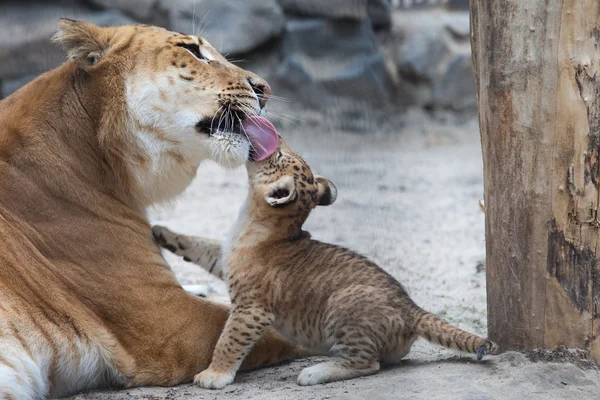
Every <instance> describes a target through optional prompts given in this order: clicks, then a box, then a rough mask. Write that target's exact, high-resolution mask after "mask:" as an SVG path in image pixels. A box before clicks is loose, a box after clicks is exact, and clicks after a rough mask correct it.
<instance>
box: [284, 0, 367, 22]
mask: <svg viewBox="0 0 600 400" xmlns="http://www.w3.org/2000/svg"><path fill="white" fill-rule="evenodd" d="M368 1H369V0H326V1H324V0H279V4H280V5H281V7H282V8H283V9H284V11H285V12H286V13H289V14H295V15H300V16H307V17H323V18H329V19H346V18H347V19H355V20H359V21H362V20H364V19H366V18H367V2H368Z"/></svg>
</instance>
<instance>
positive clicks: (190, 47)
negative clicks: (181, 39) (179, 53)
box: [177, 43, 208, 60]
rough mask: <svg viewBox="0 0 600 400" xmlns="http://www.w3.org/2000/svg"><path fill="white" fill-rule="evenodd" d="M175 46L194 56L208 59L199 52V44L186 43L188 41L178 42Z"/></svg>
mask: <svg viewBox="0 0 600 400" xmlns="http://www.w3.org/2000/svg"><path fill="white" fill-rule="evenodd" d="M177 46H179V47H182V48H184V49H186V50H187V51H189V52H190V53H192V54H193V55H194V57H196V58H198V59H200V60H208V58H206V57H204V56H203V55H202V53H200V46H198V45H197V44H188V43H179V44H178V45H177Z"/></svg>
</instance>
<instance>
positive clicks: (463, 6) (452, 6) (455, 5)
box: [446, 0, 469, 11]
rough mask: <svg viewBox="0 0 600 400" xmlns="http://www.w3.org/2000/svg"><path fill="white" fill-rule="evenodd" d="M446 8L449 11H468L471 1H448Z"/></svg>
mask: <svg viewBox="0 0 600 400" xmlns="http://www.w3.org/2000/svg"><path fill="white" fill-rule="evenodd" d="M446 8H448V9H449V10H462V11H467V10H468V9H469V0H448V3H446Z"/></svg>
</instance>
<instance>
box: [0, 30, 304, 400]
mask: <svg viewBox="0 0 600 400" xmlns="http://www.w3.org/2000/svg"><path fill="white" fill-rule="evenodd" d="M55 40H56V41H57V42H58V43H59V44H60V45H62V46H63V47H64V49H65V50H66V52H67V55H68V57H69V61H68V62H66V63H65V64H63V65H62V66H60V67H58V68H57V69H55V70H53V71H50V72H48V73H46V74H43V75H42V76H40V77H39V78H37V79H36V80H34V81H33V82H32V83H30V84H28V85H26V86H25V87H23V88H22V89H20V90H19V91H17V92H16V93H14V94H13V95H11V96H10V97H8V98H6V99H4V100H3V101H2V102H0V243H1V251H0V333H1V334H0V398H16V399H37V398H44V397H47V396H61V395H67V394H69V393H74V392H77V391H81V390H86V389H90V388H97V387H103V386H109V385H110V386H111V387H119V386H122V387H132V386H140V385H176V384H178V383H181V382H187V381H191V380H192V378H193V377H194V375H195V374H196V373H197V372H198V371H201V370H203V369H204V368H206V367H207V366H208V364H209V361H210V359H211V356H212V352H213V348H214V346H215V343H216V341H217V339H218V337H219V334H220V332H221V330H222V328H223V325H224V323H225V321H226V319H227V309H226V308H225V307H223V306H219V305H216V304H213V303H209V302H207V301H205V300H202V299H200V298H197V297H194V296H192V295H188V294H187V293H186V292H185V291H184V290H183V289H182V288H181V286H180V285H179V284H178V283H177V281H176V280H175V277H174V276H173V274H172V273H171V271H170V270H169V268H168V266H167V264H166V262H165V261H164V259H163V257H162V256H161V253H160V250H159V249H158V247H157V245H156V244H155V243H154V241H153V239H152V235H151V232H150V226H149V224H148V221H147V219H146V216H145V209H146V208H147V207H148V206H150V205H152V204H155V203H157V202H161V201H164V200H168V199H171V198H173V197H174V196H176V195H177V194H179V193H180V192H181V191H183V190H184V189H185V188H186V187H187V186H188V185H189V183H190V182H191V181H192V179H193V178H194V176H195V174H196V169H197V168H198V166H199V165H200V163H201V162H202V161H203V160H207V159H212V160H215V161H217V162H219V163H221V164H223V165H225V166H237V165H241V164H242V163H244V162H245V161H246V160H247V159H248V157H257V158H260V157H263V156H264V155H265V152H268V151H269V149H268V143H266V145H267V146H265V143H263V142H262V139H261V136H260V133H261V131H262V129H264V127H262V126H261V124H262V120H261V117H256V115H257V114H258V113H259V111H260V109H261V108H262V107H263V106H264V105H265V102H266V101H267V98H268V96H269V93H270V89H269V86H268V85H267V83H266V82H264V81H263V80H262V79H260V78H259V77H258V76H256V75H254V74H252V73H249V72H247V71H244V70H242V69H240V68H238V67H236V66H234V65H232V64H230V63H228V62H227V61H226V60H225V59H224V58H223V57H222V56H221V55H219V54H218V52H217V51H215V50H214V49H213V48H212V47H211V46H210V44H208V43H207V42H206V41H205V40H203V39H202V38H199V37H196V36H187V35H183V34H179V33H174V32H169V31H167V30H164V29H161V28H156V27H152V26H124V27H112V28H100V27H98V26H95V25H92V24H88V23H83V22H77V21H70V20H61V21H60V23H59V31H58V33H57V34H56V36H55ZM249 116H251V117H253V118H252V119H251V120H252V123H248V122H247V121H248V120H250V119H249V118H248V117H249ZM242 131H244V133H245V134H242ZM248 138H249V139H248ZM296 354H297V351H296V350H295V348H294V347H292V346H290V345H288V344H286V343H285V342H284V341H283V340H282V339H280V337H279V336H277V335H275V334H274V333H272V332H269V333H267V335H266V336H265V338H264V340H262V341H261V342H259V343H258V345H257V347H255V349H254V351H253V352H252V353H251V354H250V356H249V357H248V358H247V360H246V362H245V366H246V367H257V366H261V365H265V364H268V363H274V362H277V361H280V360H282V359H286V358H291V357H294V356H295V355H296Z"/></svg>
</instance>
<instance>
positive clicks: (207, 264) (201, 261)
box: [152, 225, 225, 279]
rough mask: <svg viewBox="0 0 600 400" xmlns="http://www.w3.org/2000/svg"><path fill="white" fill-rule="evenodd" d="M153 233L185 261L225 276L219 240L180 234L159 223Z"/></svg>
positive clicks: (162, 243)
mask: <svg viewBox="0 0 600 400" xmlns="http://www.w3.org/2000/svg"><path fill="white" fill-rule="evenodd" d="M152 235H153V236H154V239H155V240H156V242H157V243H158V244H159V245H160V246H161V247H163V248H165V249H167V250H169V251H170V252H172V253H175V254H177V255H179V256H182V257H183V259H184V260H185V261H188V262H191V263H194V264H196V265H199V266H201V267H202V268H204V269H205V270H207V271H208V272H210V273H211V274H213V275H215V276H216V277H217V278H220V279H223V278H224V277H225V272H224V270H223V267H222V265H221V262H220V260H221V243H220V242H219V241H218V240H214V239H208V238H203V237H200V236H188V235H180V234H177V233H175V232H173V231H171V230H169V229H168V228H165V227H164V226H159V225H154V226H153V227H152Z"/></svg>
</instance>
